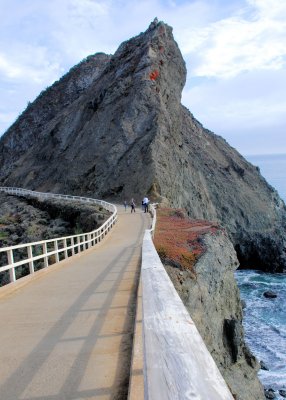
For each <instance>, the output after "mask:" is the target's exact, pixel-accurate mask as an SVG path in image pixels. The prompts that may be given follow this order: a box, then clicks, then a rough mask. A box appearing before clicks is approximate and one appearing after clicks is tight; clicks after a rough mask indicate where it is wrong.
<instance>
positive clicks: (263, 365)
mask: <svg viewBox="0 0 286 400" xmlns="http://www.w3.org/2000/svg"><path fill="white" fill-rule="evenodd" d="M260 368H261V369H263V370H264V371H269V368H268V367H267V365H266V364H265V362H264V361H262V360H261V361H260Z"/></svg>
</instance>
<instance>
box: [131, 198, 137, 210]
mask: <svg viewBox="0 0 286 400" xmlns="http://www.w3.org/2000/svg"><path fill="white" fill-rule="evenodd" d="M130 206H131V213H133V212H135V211H136V210H135V201H134V199H131V202H130Z"/></svg>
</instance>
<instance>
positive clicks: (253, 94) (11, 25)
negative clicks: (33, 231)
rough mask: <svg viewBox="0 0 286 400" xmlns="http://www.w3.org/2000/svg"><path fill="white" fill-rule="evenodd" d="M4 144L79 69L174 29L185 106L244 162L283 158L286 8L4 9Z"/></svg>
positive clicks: (245, 3)
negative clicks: (159, 23) (163, 25)
mask: <svg viewBox="0 0 286 400" xmlns="http://www.w3.org/2000/svg"><path fill="white" fill-rule="evenodd" d="M0 16H1V25H0V134H2V133H4V131H5V130H6V129H7V128H8V127H9V126H10V124H11V123H12V122H13V121H14V120H15V118H16V117H17V116H18V115H19V113H21V112H22V111H23V109H24V108H25V107H26V105H27V103H28V101H33V100H34V99H35V97H36V96H37V95H38V94H39V93H40V92H41V90H43V89H44V88H46V87H47V86H49V85H50V84H52V83H53V82H54V81H55V80H57V79H58V78H59V77H61V76H62V75H63V74H64V73H65V72H67V71H68V70H69V68H70V67H72V66H73V65H74V64H77V63H78V62H79V61H81V60H82V59H83V58H85V57H86V56H88V55H89V54H93V53H96V52H105V53H114V51H115V50H116V49H117V47H118V46H119V44H120V43H121V42H122V41H123V40H126V39H129V38H130V37H131V36H134V35H136V34H138V33H139V32H142V31H144V30H146V29H147V27H148V25H149V23H150V22H151V21H152V20H153V19H154V17H155V16H157V17H158V19H159V20H163V21H165V22H167V23H168V24H169V25H171V26H173V28H174V36H175V39H176V40H177V42H178V44H179V46H180V49H181V51H182V53H183V57H184V58H185V60H186V63H187V70H188V78H187V83H186V87H185V89H184V92H183V101H182V102H183V104H184V105H186V106H187V107H188V108H189V109H190V111H191V112H192V113H193V114H194V116H195V117H196V118H197V119H198V120H199V121H200V122H201V123H203V125H204V126H205V127H206V128H208V129H210V130H212V131H213V132H215V133H217V134H219V135H221V136H223V137H224V138H225V139H226V140H227V141H228V142H229V143H230V144H231V145H232V146H234V147H236V148H237V149H238V150H239V151H240V152H241V153H242V154H244V155H248V154H268V153H286V136H285V133H286V132H285V122H286V1H285V0H205V1H201V0H198V1H191V0H152V1H151V0H142V1H140V0H138V1H136V0H0Z"/></svg>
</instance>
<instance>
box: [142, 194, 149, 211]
mask: <svg viewBox="0 0 286 400" xmlns="http://www.w3.org/2000/svg"><path fill="white" fill-rule="evenodd" d="M143 204H144V212H145V213H146V212H149V199H148V197H147V196H146V197H144V199H143Z"/></svg>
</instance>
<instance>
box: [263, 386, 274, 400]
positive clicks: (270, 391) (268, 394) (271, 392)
mask: <svg viewBox="0 0 286 400" xmlns="http://www.w3.org/2000/svg"><path fill="white" fill-rule="evenodd" d="M264 394H265V397H266V399H271V400H272V399H276V395H275V391H274V390H273V389H264Z"/></svg>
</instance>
